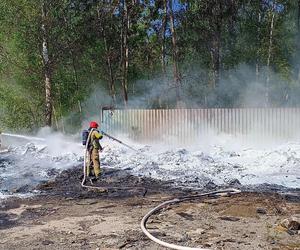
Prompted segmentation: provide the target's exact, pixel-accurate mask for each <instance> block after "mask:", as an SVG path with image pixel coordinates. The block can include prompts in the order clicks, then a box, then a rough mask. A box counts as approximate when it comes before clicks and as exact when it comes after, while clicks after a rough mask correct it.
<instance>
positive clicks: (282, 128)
mask: <svg viewBox="0 0 300 250" xmlns="http://www.w3.org/2000/svg"><path fill="white" fill-rule="evenodd" d="M102 118H103V120H102V126H103V129H104V130H106V131H107V132H109V133H111V134H114V135H116V134H118V133H123V134H126V135H127V136H129V137H130V138H132V139H134V140H138V141H157V140H164V141H166V142H170V143H173V142H174V140H176V142H177V143H183V144H185V143H193V142H194V141H197V140H198V139H200V138H201V136H203V135H204V134H207V133H211V132H213V133H216V134H221V133H225V134H231V135H235V136H240V137H242V138H248V137H251V138H252V139H253V138H255V140H257V141H262V140H266V139H274V140H281V141H287V140H298V139H299V134H300V133H299V132H298V129H299V128H300V108H234V109H225V108H224V109H223V108H217V109H126V110H121V109H120V110H114V111H109V110H105V111H103V117H102Z"/></svg>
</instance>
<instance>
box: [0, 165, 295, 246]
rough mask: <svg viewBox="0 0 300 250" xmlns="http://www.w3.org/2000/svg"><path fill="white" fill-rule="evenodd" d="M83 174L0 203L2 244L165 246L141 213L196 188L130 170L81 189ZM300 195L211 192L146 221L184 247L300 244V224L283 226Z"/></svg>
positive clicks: (111, 173)
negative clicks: (142, 223) (218, 194)
mask: <svg viewBox="0 0 300 250" xmlns="http://www.w3.org/2000/svg"><path fill="white" fill-rule="evenodd" d="M79 177H80V169H78V168H76V169H75V170H72V171H65V172H63V173H62V174H61V175H60V176H59V177H58V178H56V180H55V181H51V182H47V183H43V184H41V185H40V186H39V187H38V189H39V190H41V191H42V193H41V195H39V196H34V197H31V198H26V199H19V198H11V199H7V200H2V201H0V202H1V203H0V249H165V248H163V247H160V246H159V245H157V244H156V243H154V242H152V241H151V240H149V239H148V238H147V237H146V236H145V235H144V234H143V233H142V231H141V229H140V221H141V219H142V217H143V216H144V215H145V214H146V213H147V212H148V211H149V210H150V209H152V208H153V207H155V206H156V205H158V204H159V203H161V202H162V201H165V200H168V199H172V198H174V197H178V196H183V195H187V194H191V193H193V194H195V191H192V190H180V189H176V188H172V187H171V185H170V183H162V182H159V181H154V180H151V179H144V178H138V177H134V176H130V175H129V174H128V173H126V171H115V170H108V169H106V170H105V172H104V176H103V180H102V181H101V182H100V183H99V184H97V185H99V186H102V187H106V188H107V190H108V191H107V192H99V191H93V190H87V189H82V188H81V186H80V180H79ZM122 186H131V187H132V189H128V190H122V189H121V187H122ZM118 187H120V188H118ZM298 191H299V190H298ZM299 197H300V194H299V192H298V193H297V190H296V191H295V192H294V193H292V194H290V195H279V194H277V193H275V192H266V191H264V192H243V193H241V194H237V195H233V196H231V197H219V198H211V197H205V198H202V199H198V200H194V201H191V202H184V203H180V204H177V205H172V206H169V207H167V208H165V209H163V210H162V211H161V212H160V213H158V214H155V215H153V216H152V217H151V218H150V219H149V221H148V223H147V227H148V229H149V231H150V232H151V233H152V234H153V235H155V236H156V237H158V238H159V239H161V240H164V241H167V242H169V243H174V244H179V245H183V246H190V247H206V248H209V249H272V250H275V249H300V234H299V230H298V231H297V230H294V231H292V230H287V229H286V228H284V227H283V226H281V225H280V224H281V222H282V221H283V220H284V219H286V218H290V217H291V216H300V198H299Z"/></svg>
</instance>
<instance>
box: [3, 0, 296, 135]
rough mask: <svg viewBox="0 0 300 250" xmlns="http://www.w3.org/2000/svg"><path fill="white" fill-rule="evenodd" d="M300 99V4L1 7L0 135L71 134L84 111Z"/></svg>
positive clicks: (7, 3)
mask: <svg viewBox="0 0 300 250" xmlns="http://www.w3.org/2000/svg"><path fill="white" fill-rule="evenodd" d="M299 95H300V0H1V1H0V127H2V128H4V129H5V128H8V129H11V130H17V129H20V128H22V129H25V130H34V129H36V128H38V127H41V126H45V125H47V126H52V127H54V128H56V129H60V130H65V129H66V127H71V128H74V127H76V126H78V125H80V124H81V121H82V120H83V119H85V118H86V116H87V114H88V115H90V113H88V110H89V109H90V106H94V107H95V110H98V109H99V107H100V105H110V106H117V107H125V108H130V107H133V108H138V107H144V108H145V107H146V108H173V107H187V108H189V107H193V108H194V107H243V106H250V107H251V106H259V107H277V106H293V107H295V106H299V100H298V99H299ZM87 100H88V101H87ZM98 111H99V110H98ZM66 124H67V125H68V126H66Z"/></svg>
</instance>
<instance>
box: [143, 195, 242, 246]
mask: <svg viewBox="0 0 300 250" xmlns="http://www.w3.org/2000/svg"><path fill="white" fill-rule="evenodd" d="M240 192H241V191H240V190H238V189H225V190H217V191H214V192H209V193H203V194H196V195H190V196H184V197H181V198H175V199H173V200H169V201H165V202H163V203H161V204H159V205H158V206H156V207H155V208H153V209H152V210H150V211H149V212H148V213H147V214H146V215H145V216H144V217H143V219H142V221H141V229H142V231H143V233H144V234H145V235H146V236H147V237H148V238H149V239H150V240H152V241H154V242H156V243H157V244H159V245H161V246H164V247H168V248H171V249H179V250H207V249H206V248H192V247H185V246H179V245H175V244H171V243H167V242H164V241H162V240H160V239H158V238H156V237H154V236H153V235H152V234H151V233H149V231H148V230H147V228H146V223H147V221H148V219H149V218H150V216H151V215H153V214H154V213H157V212H158V211H159V210H161V209H162V208H164V207H166V206H169V205H172V204H177V203H180V202H184V201H190V200H194V199H197V198H200V197H203V196H212V195H213V196H218V195H231V194H238V193H240Z"/></svg>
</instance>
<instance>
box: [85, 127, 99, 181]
mask: <svg viewBox="0 0 300 250" xmlns="http://www.w3.org/2000/svg"><path fill="white" fill-rule="evenodd" d="M98 127H99V125H98V123H97V122H90V128H89V132H90V140H89V142H88V150H89V155H90V164H89V166H88V167H87V173H86V174H87V176H90V166H91V165H92V166H93V169H94V174H95V178H93V179H91V181H95V180H98V178H99V177H100V175H101V169H100V158H99V151H102V150H103V147H102V146H101V144H100V142H99V140H101V139H102V138H103V135H102V134H101V133H100V132H99V130H98Z"/></svg>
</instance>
